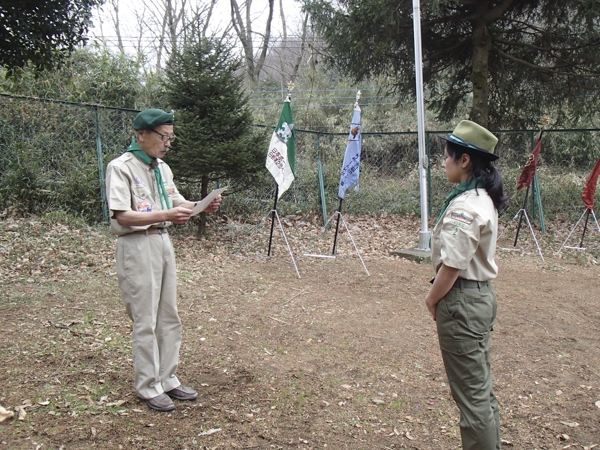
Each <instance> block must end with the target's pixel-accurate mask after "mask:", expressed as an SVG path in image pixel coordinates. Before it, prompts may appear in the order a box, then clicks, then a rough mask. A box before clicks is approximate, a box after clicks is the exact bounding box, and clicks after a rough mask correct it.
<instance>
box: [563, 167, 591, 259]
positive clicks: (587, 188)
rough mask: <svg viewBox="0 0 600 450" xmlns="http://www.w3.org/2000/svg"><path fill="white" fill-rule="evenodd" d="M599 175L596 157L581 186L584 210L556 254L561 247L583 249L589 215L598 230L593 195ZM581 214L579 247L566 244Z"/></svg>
mask: <svg viewBox="0 0 600 450" xmlns="http://www.w3.org/2000/svg"><path fill="white" fill-rule="evenodd" d="M599 175H600V158H598V161H596V164H595V165H594V168H593V169H592V171H591V172H590V174H589V175H588V178H587V180H586V181H585V184H584V186H583V190H582V191H581V200H583V203H584V204H585V211H584V212H583V214H581V217H580V218H579V220H578V221H577V223H576V224H575V226H573V228H572V229H571V232H570V233H569V235H568V236H567V239H565V242H563V244H562V245H561V246H560V248H559V249H558V252H556V253H557V254H558V253H560V251H561V250H562V249H563V248H572V249H577V250H585V247H584V246H583V239H584V237H585V232H586V230H587V226H588V221H589V219H590V215H591V216H592V217H593V218H594V222H595V223H596V228H597V229H598V232H600V225H598V219H597V218H596V213H595V212H594V195H595V193H596V186H597V184H598V176H599ZM583 216H585V222H584V224H583V232H582V233H581V240H580V241H579V247H570V246H567V245H566V243H567V242H568V241H569V238H570V237H571V235H572V234H573V232H574V231H575V229H576V228H577V226H578V225H579V222H581V220H582V219H583Z"/></svg>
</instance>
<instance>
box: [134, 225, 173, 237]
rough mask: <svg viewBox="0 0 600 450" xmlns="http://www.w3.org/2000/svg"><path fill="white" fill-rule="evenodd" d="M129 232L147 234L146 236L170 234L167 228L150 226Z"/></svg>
mask: <svg viewBox="0 0 600 450" xmlns="http://www.w3.org/2000/svg"><path fill="white" fill-rule="evenodd" d="M127 234H145V235H146V236H149V235H151V234H168V231H167V229H166V228H158V227H150V228H147V229H145V230H138V231H132V232H131V233H127Z"/></svg>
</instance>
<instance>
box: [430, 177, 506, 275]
mask: <svg viewBox="0 0 600 450" xmlns="http://www.w3.org/2000/svg"><path fill="white" fill-rule="evenodd" d="M497 237H498V212H497V211H496V208H495V207H494V203H493V202H492V199H491V198H490V196H489V195H488V193H487V191H486V190H485V189H482V188H479V189H471V190H469V191H466V192H464V193H463V194H461V195H458V196H457V197H456V198H454V199H453V200H452V201H451V202H450V204H449V205H448V208H447V209H446V211H445V213H444V216H443V217H442V218H441V219H440V221H439V222H438V223H437V224H436V226H435V228H434V229H433V244H432V249H431V260H432V262H433V267H434V268H435V270H436V272H437V270H438V269H439V267H440V264H442V263H443V264H444V265H446V266H448V267H453V268H455V269H459V274H458V276H459V277H460V278H465V279H467V280H476V281H488V280H492V279H494V278H496V276H497V275H498V266H497V265H496V263H495V262H494V255H495V254H496V238H497Z"/></svg>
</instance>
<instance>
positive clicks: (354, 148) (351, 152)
mask: <svg viewBox="0 0 600 450" xmlns="http://www.w3.org/2000/svg"><path fill="white" fill-rule="evenodd" d="M359 98H360V91H357V92H356V102H355V103H354V111H353V113H352V122H351V123H350V133H349V134H348V145H347V146H346V153H345V154H344V162H343V163H342V174H341V176H340V187H339V190H338V196H339V197H340V204H339V206H338V209H337V211H335V212H334V213H333V215H332V216H331V217H330V218H329V219H328V220H327V223H326V224H325V225H324V226H323V229H325V228H326V227H327V225H328V224H329V222H330V221H331V219H333V217H335V216H337V222H336V225H335V237H334V238H333V250H332V251H331V255H315V254H310V253H305V254H304V256H313V257H317V258H335V257H336V250H337V238H338V234H339V230H340V221H341V222H342V224H343V225H344V228H345V229H346V232H347V233H348V236H349V237H350V241H352V245H353V246H354V250H355V251H356V254H357V255H358V258H359V259H360V263H361V264H362V266H363V268H364V269H365V272H366V273H367V275H369V276H370V274H369V271H368V270H367V266H365V262H364V261H363V259H362V257H361V256H360V252H359V251H358V248H357V247H356V243H355V242H354V238H353V237H352V234H351V233H350V230H349V229H348V225H347V224H346V221H345V220H344V217H343V216H342V203H343V202H344V194H345V193H346V189H348V188H349V187H350V186H354V185H356V187H355V189H356V190H358V177H359V174H360V149H361V144H362V135H361V132H360V128H361V126H360V106H358V99H359Z"/></svg>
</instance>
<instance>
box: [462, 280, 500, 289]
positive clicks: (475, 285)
mask: <svg viewBox="0 0 600 450" xmlns="http://www.w3.org/2000/svg"><path fill="white" fill-rule="evenodd" d="M490 284H491V282H490V281H475V280H465V279H464V278H458V279H457V280H456V281H455V282H454V285H453V286H452V287H455V288H460V289H479V288H481V287H484V286H489V285H490Z"/></svg>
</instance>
